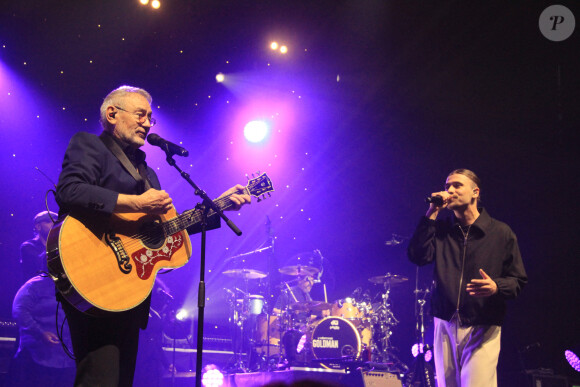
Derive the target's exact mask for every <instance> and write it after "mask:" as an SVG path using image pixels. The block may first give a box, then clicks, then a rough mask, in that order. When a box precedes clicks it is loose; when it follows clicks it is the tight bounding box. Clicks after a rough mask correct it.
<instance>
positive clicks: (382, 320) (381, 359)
mask: <svg viewBox="0 0 580 387" xmlns="http://www.w3.org/2000/svg"><path fill="white" fill-rule="evenodd" d="M384 287H385V291H384V293H382V294H381V299H382V302H381V305H380V306H379V307H378V308H377V311H375V316H374V317H373V319H372V323H373V327H374V330H375V332H376V334H375V335H374V340H373V344H372V345H371V360H372V361H373V362H377V363H387V364H392V365H393V369H392V371H399V372H406V371H407V370H408V367H407V366H406V365H405V364H404V363H403V362H402V361H401V360H399V358H398V357H397V356H396V355H395V353H394V349H396V348H395V347H393V346H392V345H391V336H392V334H393V332H392V330H391V329H392V328H393V327H394V326H396V325H397V324H399V320H397V318H396V317H395V315H394V314H393V312H392V308H391V304H390V302H389V296H390V294H391V282H390V281H386V282H385V283H384Z"/></svg>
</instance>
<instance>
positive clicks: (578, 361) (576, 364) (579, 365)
mask: <svg viewBox="0 0 580 387" xmlns="http://www.w3.org/2000/svg"><path fill="white" fill-rule="evenodd" d="M578 353H580V351H578V350H575V351H572V350H570V349H567V350H565V351H564V356H566V360H568V363H570V366H572V368H574V369H575V370H576V371H578V372H580V358H579V357H578Z"/></svg>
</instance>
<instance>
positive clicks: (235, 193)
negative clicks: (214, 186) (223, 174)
mask: <svg viewBox="0 0 580 387" xmlns="http://www.w3.org/2000/svg"><path fill="white" fill-rule="evenodd" d="M244 188H246V187H244V186H243V185H241V184H236V185H234V186H233V187H232V188H230V189H228V190H227V191H226V192H224V193H223V194H221V195H220V196H219V197H218V199H220V198H223V197H224V196H228V195H231V196H230V200H231V201H232V203H234V205H233V206H231V207H229V208H227V209H225V211H239V210H240V208H242V206H243V205H244V204H251V202H252V197H251V196H250V195H248V194H244V193H243V192H244Z"/></svg>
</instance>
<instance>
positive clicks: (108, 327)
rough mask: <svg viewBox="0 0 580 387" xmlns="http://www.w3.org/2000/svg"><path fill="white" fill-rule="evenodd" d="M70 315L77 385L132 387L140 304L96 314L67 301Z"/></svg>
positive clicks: (65, 303) (67, 313)
mask: <svg viewBox="0 0 580 387" xmlns="http://www.w3.org/2000/svg"><path fill="white" fill-rule="evenodd" d="M62 306H63V309H64V312H65V314H66V317H67V321H68V325H69V329H70V334H71V340H72V344H73V351H74V354H75V357H76V365H77V370H76V377H75V383H74V385H75V386H76V387H93V386H95V387H97V386H100V387H102V386H108V387H109V386H110V387H114V386H119V387H131V386H132V385H133V377H134V374H135V364H136V361H137V350H138V346H139V330H140V326H141V325H142V313H141V311H140V307H137V308H136V309H133V310H130V311H126V312H119V313H111V314H108V315H107V316H105V317H100V316H99V317H95V316H91V315H88V314H86V313H83V312H80V311H78V310H77V309H76V308H74V307H73V306H72V305H70V304H69V303H68V302H67V301H66V300H62Z"/></svg>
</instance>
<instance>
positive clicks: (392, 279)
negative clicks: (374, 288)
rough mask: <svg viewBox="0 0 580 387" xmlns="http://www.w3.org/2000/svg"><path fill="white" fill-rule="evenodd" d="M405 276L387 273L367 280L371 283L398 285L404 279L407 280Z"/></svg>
mask: <svg viewBox="0 0 580 387" xmlns="http://www.w3.org/2000/svg"><path fill="white" fill-rule="evenodd" d="M407 279H408V278H407V277H403V276H400V275H397V274H391V273H387V274H386V275H379V276H376V277H371V278H369V281H370V282H372V283H373V284H385V285H386V284H388V285H389V286H391V285H398V284H401V283H403V282H405V281H407Z"/></svg>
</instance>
